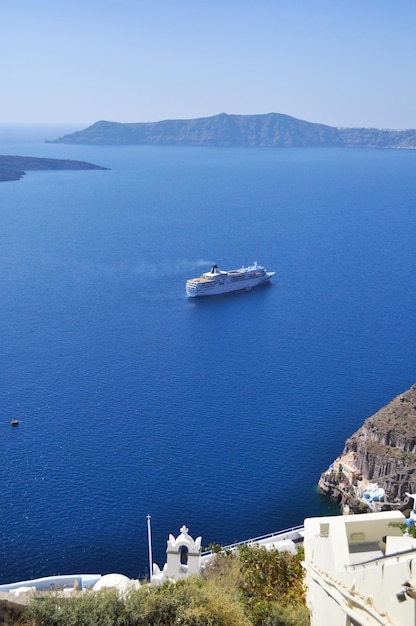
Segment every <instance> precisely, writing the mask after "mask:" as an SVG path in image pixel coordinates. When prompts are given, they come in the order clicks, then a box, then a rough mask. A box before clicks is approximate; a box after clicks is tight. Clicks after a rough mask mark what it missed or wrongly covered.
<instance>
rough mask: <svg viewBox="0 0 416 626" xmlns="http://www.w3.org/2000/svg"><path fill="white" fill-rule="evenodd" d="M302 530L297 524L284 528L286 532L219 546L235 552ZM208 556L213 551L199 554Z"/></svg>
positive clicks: (301, 525)
mask: <svg viewBox="0 0 416 626" xmlns="http://www.w3.org/2000/svg"><path fill="white" fill-rule="evenodd" d="M303 528H304V526H303V524H299V525H298V526H292V527H291V528H286V530H279V531H277V532H274V533H269V534H267V535H261V536H260V537H254V538H253V539H245V540H244V541H237V542H236V543H231V544H229V545H228V546H221V550H236V549H237V548H238V547H239V546H245V545H247V544H250V543H260V542H261V541H266V540H267V539H272V538H273V537H275V538H276V539H277V538H280V539H285V535H290V534H291V533H295V532H297V533H299V532H300V531H302V530H303ZM209 554H213V550H205V551H204V552H201V556H208V555H209Z"/></svg>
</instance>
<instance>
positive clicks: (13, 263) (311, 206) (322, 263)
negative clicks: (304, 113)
mask: <svg viewBox="0 0 416 626" xmlns="http://www.w3.org/2000/svg"><path fill="white" fill-rule="evenodd" d="M71 130H73V129H71ZM63 132H65V130H64V131H63ZM60 134H62V132H61V129H57V128H52V127H50V128H48V129H45V128H40V127H38V128H34V129H30V128H20V129H19V128H8V129H5V128H4V127H2V128H0V154H17V155H23V156H26V155H28V156H45V157H46V156H47V157H54V158H71V159H80V160H87V161H91V162H93V163H96V164H99V165H102V166H105V167H108V168H111V169H109V170H108V171H43V172H28V173H27V174H26V176H25V177H24V179H23V180H21V181H19V182H8V183H0V273H1V279H0V289H1V297H0V329H1V366H0V367H1V369H0V371H1V387H0V402H1V407H0V451H1V464H0V477H1V498H0V582H1V583H6V582H13V581H15V580H22V579H26V578H31V577H38V576H45V575H52V574H59V573H62V574H64V573H80V572H90V573H106V572H120V573H123V574H126V575H128V576H130V577H137V576H144V575H145V574H146V573H147V572H148V569H149V568H148V562H147V534H146V533H147V525H146V524H147V522H146V516H147V515H148V514H149V515H151V518H152V533H153V549H154V560H155V561H156V562H157V563H158V564H159V565H160V566H163V564H164V562H165V549H166V539H167V537H168V534H169V533H172V534H174V535H176V534H178V533H179V528H180V527H181V526H182V525H183V524H186V525H187V526H188V528H189V532H190V534H191V535H192V536H194V537H197V536H199V535H202V544H203V545H204V546H207V545H208V544H209V543H210V542H216V543H221V544H227V543H230V542H233V541H236V540H243V539H247V538H249V537H255V536H257V535H261V534H263V533H269V532H272V531H277V530H279V529H283V528H287V527H290V526H293V525H296V524H299V523H302V522H303V520H304V518H305V517H310V516H316V515H322V514H327V513H328V512H333V511H334V509H333V507H332V508H331V505H330V503H329V502H328V501H327V500H326V499H324V498H322V497H321V496H319V494H318V493H317V491H316V484H317V481H318V478H319V475H320V473H321V472H322V471H323V470H325V469H326V468H327V466H328V465H329V464H330V463H331V462H332V461H333V459H334V458H335V457H336V456H338V454H340V453H341V452H342V449H343V445H344V441H345V439H346V438H347V437H348V436H349V435H351V434H352V433H353V432H354V431H355V430H356V429H357V428H358V427H359V426H360V425H361V424H362V422H363V421H364V420H365V419H366V418H367V417H369V416H370V415H372V414H373V413H374V412H375V411H377V410H378V409H380V408H381V407H382V406H383V405H385V404H386V403H388V402H389V401H390V400H391V399H392V398H393V397H395V396H396V395H397V394H399V393H401V392H403V391H405V390H406V389H408V388H409V387H410V386H411V385H412V384H413V383H414V382H415V375H416V365H415V355H416V324H415V318H416V289H415V270H416V254H415V241H416V204H415V198H416V176H415V172H416V152H415V151H405V150H382V151H381V150H380V151H379V150H360V149H357V150H353V149H352V150H346V149H344V150H342V149H280V150H279V149H257V148H243V149H237V148H236V149H234V148H221V149H216V148H191V147H154V146H125V147H96V146H95V147H94V146H69V145H55V144H46V143H44V142H43V140H44V139H54V138H56V137H57V136H59V135H60ZM254 260H257V261H259V262H260V263H262V264H264V265H266V267H267V268H268V269H269V270H274V271H276V276H275V277H274V279H273V281H272V283H271V284H270V285H269V286H265V287H260V288H257V289H255V290H253V291H251V292H250V293H245V292H241V293H237V294H231V295H228V296H218V297H215V298H208V299H200V300H194V299H188V298H187V297H186V295H185V281H186V279H187V278H190V277H194V276H198V275H199V274H201V273H202V272H204V271H207V270H209V269H210V265H211V264H212V263H213V262H215V263H218V265H219V267H220V269H221V268H222V269H232V268H236V267H240V266H241V265H243V264H244V265H247V264H250V263H252V262H253V261H254ZM11 419H18V420H20V424H19V426H18V427H11V426H10V420H11Z"/></svg>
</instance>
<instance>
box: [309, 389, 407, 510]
mask: <svg viewBox="0 0 416 626" xmlns="http://www.w3.org/2000/svg"><path fill="white" fill-rule="evenodd" d="M368 483H376V484H377V486H378V487H381V488H382V489H384V490H385V503H384V505H385V506H389V507H390V508H393V507H394V508H403V507H405V508H406V507H410V503H408V499H407V496H406V495H405V492H406V491H407V492H410V493H416V385H413V387H411V389H409V390H408V391H406V392H405V393H403V394H401V395H400V396H397V398H395V399H394V400H392V401H391V402H390V403H389V404H388V405H387V406H385V407H383V408H382V409H381V410H380V411H378V412H377V413H375V414H374V415H372V416H371V417H369V418H368V419H367V420H366V421H365V422H364V424H363V425H362V426H361V428H359V429H358V430H357V432H355V433H354V434H353V435H352V437H350V438H349V439H348V440H347V441H346V443H345V448H344V451H343V453H342V455H341V457H338V459H337V460H336V461H335V462H334V464H333V466H332V467H331V468H330V470H328V471H327V472H324V473H323V474H322V476H321V479H320V482H319V485H320V488H321V491H323V492H324V493H327V494H328V495H330V496H332V497H333V498H335V499H336V500H337V501H338V502H339V503H340V504H341V505H345V504H349V505H350V506H352V508H353V509H356V508H357V503H359V504H360V506H359V508H362V504H363V502H362V500H360V495H361V494H360V492H362V491H363V489H364V487H365V486H366V485H368ZM353 500H356V501H357V502H355V504H354V502H353Z"/></svg>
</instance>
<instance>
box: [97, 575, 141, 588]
mask: <svg viewBox="0 0 416 626" xmlns="http://www.w3.org/2000/svg"><path fill="white" fill-rule="evenodd" d="M131 583H132V581H131V580H130V578H127V576H124V574H105V575H104V576H101V578H100V580H98V581H97V582H96V583H95V585H94V587H93V591H101V589H117V591H125V590H126V589H127V587H129V586H130V585H131Z"/></svg>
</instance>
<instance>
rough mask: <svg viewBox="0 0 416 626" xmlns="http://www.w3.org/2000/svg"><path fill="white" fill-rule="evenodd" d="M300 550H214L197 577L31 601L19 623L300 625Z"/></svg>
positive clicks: (303, 611) (303, 614)
mask: <svg viewBox="0 0 416 626" xmlns="http://www.w3.org/2000/svg"><path fill="white" fill-rule="evenodd" d="M302 554H303V553H302V550H300V551H299V553H298V554H297V555H291V554H289V553H287V552H277V551H270V552H268V551H266V549H265V548H263V547H253V548H249V547H243V548H241V550H240V553H239V554H226V553H219V554H217V555H216V557H215V559H214V560H213V561H212V562H211V563H210V565H209V566H208V567H207V568H206V569H205V570H204V573H203V576H200V577H197V576H193V577H191V578H188V579H185V580H183V581H180V582H177V583H173V582H168V583H166V584H164V585H163V586H162V587H148V586H147V585H145V586H142V587H141V588H140V589H135V590H133V591H131V592H129V593H127V595H124V596H120V595H118V594H117V593H116V592H115V591H113V590H103V591H101V592H98V593H95V592H89V591H88V592H86V593H81V592H74V594H73V595H71V596H70V597H66V598H63V597H62V596H60V595H59V594H57V593H54V594H51V595H46V596H45V595H42V596H39V597H36V598H35V599H34V600H33V601H32V602H31V603H30V604H29V605H28V607H27V609H26V610H25V611H24V613H23V614H22V617H21V620H20V625H21V626H41V625H42V626H70V625H73V624H76V625H77V626H84V625H85V626H174V625H176V624H181V626H209V625H214V624H215V626H307V625H308V624H309V612H308V609H307V608H306V605H305V601H304V589H303V570H302V567H301V558H302Z"/></svg>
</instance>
